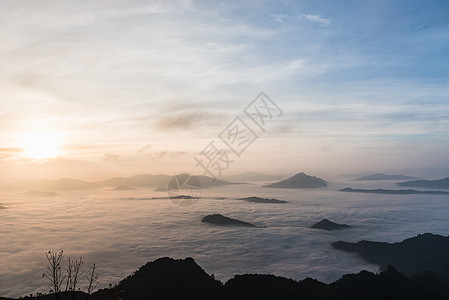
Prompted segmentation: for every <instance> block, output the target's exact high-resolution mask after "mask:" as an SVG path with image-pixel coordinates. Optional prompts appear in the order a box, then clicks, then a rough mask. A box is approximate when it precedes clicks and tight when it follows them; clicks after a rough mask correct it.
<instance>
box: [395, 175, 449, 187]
mask: <svg viewBox="0 0 449 300" xmlns="http://www.w3.org/2000/svg"><path fill="white" fill-rule="evenodd" d="M396 185H397V186H408V187H421V188H431V189H449V177H446V178H443V179H439V180H413V181H405V182H398V183H397V184H396Z"/></svg>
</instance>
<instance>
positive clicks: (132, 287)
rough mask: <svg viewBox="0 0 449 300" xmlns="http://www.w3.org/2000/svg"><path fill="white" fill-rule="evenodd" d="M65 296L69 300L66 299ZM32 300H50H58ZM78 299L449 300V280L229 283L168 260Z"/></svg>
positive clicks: (188, 261)
mask: <svg viewBox="0 0 449 300" xmlns="http://www.w3.org/2000/svg"><path fill="white" fill-rule="evenodd" d="M427 237H428V236H427ZM59 296H60V297H59V298H60V299H64V296H65V295H64V293H60V295H59ZM28 298H29V297H28ZM32 299H39V300H50V299H55V295H54V294H50V295H43V296H38V297H32ZM73 299H75V300H81V299H83V300H85V299H89V300H111V299H116V300H118V299H122V300H128V299H129V300H139V299H262V300H264V299H316V300H321V299H322V300H325V299H342V300H343V299H345V300H347V299H357V300H359V299H368V300H370V299H373V300H374V299H397V300H399V299H404V300H405V299H407V300H414V299H449V280H448V278H444V277H441V276H438V275H435V274H433V273H430V272H423V273H420V274H419V275H416V276H413V277H406V276H405V275H403V274H401V273H400V272H398V271H397V270H396V269H395V268H394V267H392V266H391V265H388V266H387V267H386V269H385V271H383V272H381V273H379V274H374V273H372V272H368V271H361V272H359V273H357V274H348V275H344V276H342V277H341V278H340V279H339V280H337V281H335V282H333V283H330V284H326V283H322V282H319V281H317V280H315V279H311V278H306V279H303V280H301V281H295V280H293V279H288V278H284V277H279V276H275V275H262V274H245V275H235V276H234V277H233V278H231V279H229V280H228V281H227V282H226V283H225V284H223V283H222V282H221V281H218V280H216V279H215V278H214V276H213V275H209V274H207V273H206V272H205V271H204V270H203V269H202V268H201V267H200V266H199V265H198V264H197V263H196V262H195V261H194V259H193V258H190V257H188V258H185V259H173V258H169V257H163V258H159V259H156V260H155V261H153V262H148V263H147V264H145V265H143V266H142V267H140V268H139V269H138V270H137V271H135V272H134V273H133V274H131V275H129V276H128V277H126V278H125V279H123V280H122V281H120V282H119V283H118V284H117V285H115V286H113V287H110V288H107V289H102V290H99V291H97V292H95V293H93V294H92V295H87V294H85V293H83V292H77V293H76V295H75V297H74V298H73ZM0 300H11V298H1V297H0Z"/></svg>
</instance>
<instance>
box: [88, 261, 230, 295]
mask: <svg viewBox="0 0 449 300" xmlns="http://www.w3.org/2000/svg"><path fill="white" fill-rule="evenodd" d="M221 285H222V283H221V282H220V281H218V280H215V279H214V278H213V277H211V276H210V275H208V274H207V273H206V272H205V271H204V270H203V269H202V268H201V267H200V266H199V265H197V264H196V262H195V261H194V260H193V259H192V258H190V257H188V258H186V259H172V258H168V257H164V258H159V259H156V260H155V261H153V262H149V263H147V264H146V265H144V266H142V267H140V268H139V270H137V271H136V272H134V273H133V274H132V275H130V276H128V277H126V278H125V279H123V280H122V281H120V283H119V284H118V285H117V287H115V288H114V289H107V290H102V291H99V292H97V293H95V295H94V297H92V298H91V299H92V300H95V299H108V298H109V299H118V298H114V296H115V297H117V295H115V293H116V292H117V291H118V293H119V296H120V298H121V299H130V300H131V299H132V300H134V299H218V296H219V293H220V288H221Z"/></svg>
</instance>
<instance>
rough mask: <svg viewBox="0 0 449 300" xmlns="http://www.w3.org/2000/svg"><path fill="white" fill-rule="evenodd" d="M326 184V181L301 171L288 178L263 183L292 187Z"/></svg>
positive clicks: (270, 186)
mask: <svg viewBox="0 0 449 300" xmlns="http://www.w3.org/2000/svg"><path fill="white" fill-rule="evenodd" d="M325 186H327V182H326V181H324V180H323V179H321V178H318V177H315V176H309V175H307V174H305V173H303V172H301V173H298V174H296V175H293V176H292V177H290V178H287V179H285V180H281V181H279V182H275V183H272V184H267V185H264V186H263V187H268V188H294V189H305V188H320V187H325Z"/></svg>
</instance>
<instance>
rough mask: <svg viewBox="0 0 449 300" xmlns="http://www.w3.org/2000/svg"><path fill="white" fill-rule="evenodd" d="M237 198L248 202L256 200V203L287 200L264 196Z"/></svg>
mask: <svg viewBox="0 0 449 300" xmlns="http://www.w3.org/2000/svg"><path fill="white" fill-rule="evenodd" d="M239 200H244V201H248V202H256V203H287V201H284V200H278V199H265V198H259V197H256V196H252V197H246V198H240V199H239Z"/></svg>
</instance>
